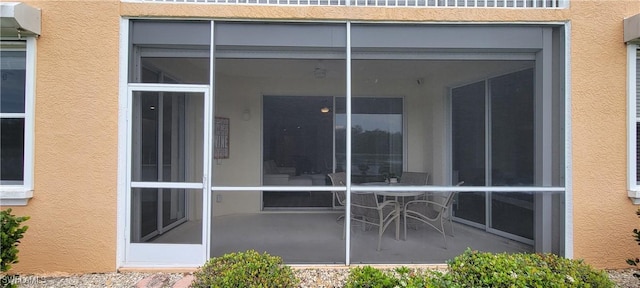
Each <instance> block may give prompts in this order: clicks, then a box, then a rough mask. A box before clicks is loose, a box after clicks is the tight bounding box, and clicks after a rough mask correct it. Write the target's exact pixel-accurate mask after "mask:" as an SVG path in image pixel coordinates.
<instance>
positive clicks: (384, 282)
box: [344, 266, 399, 288]
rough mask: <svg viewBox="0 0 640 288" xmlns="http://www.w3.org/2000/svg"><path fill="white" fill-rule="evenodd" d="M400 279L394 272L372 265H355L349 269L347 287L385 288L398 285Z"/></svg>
mask: <svg viewBox="0 0 640 288" xmlns="http://www.w3.org/2000/svg"><path fill="white" fill-rule="evenodd" d="M398 284H399V281H398V279H396V278H395V277H394V276H393V274H391V273H388V272H384V271H382V270H380V269H376V268H373V267H371V266H363V267H355V268H352V269H351V270H349V277H348V278H347V283H346V284H345V285H344V287H345V288H384V287H396V286H398Z"/></svg>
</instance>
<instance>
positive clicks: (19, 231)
mask: <svg viewBox="0 0 640 288" xmlns="http://www.w3.org/2000/svg"><path fill="white" fill-rule="evenodd" d="M27 220H29V216H21V217H18V216H15V215H13V214H11V208H9V209H7V210H2V211H0V226H1V227H0V272H2V274H0V287H16V285H14V284H12V283H11V282H12V279H13V278H14V277H13V276H9V275H6V274H5V273H6V272H7V271H9V269H11V265H12V264H16V263H18V244H20V239H22V237H24V235H23V234H24V232H26V231H27V229H29V226H22V222H24V221H27Z"/></svg>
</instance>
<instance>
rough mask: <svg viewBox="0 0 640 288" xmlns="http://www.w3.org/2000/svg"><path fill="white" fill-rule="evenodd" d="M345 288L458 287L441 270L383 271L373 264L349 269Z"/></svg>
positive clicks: (404, 268) (400, 269)
mask: <svg viewBox="0 0 640 288" xmlns="http://www.w3.org/2000/svg"><path fill="white" fill-rule="evenodd" d="M344 287H345V288H394V287H409V288H417V287H427V288H431V287H434V288H438V287H442V288H445V287H447V288H449V287H457V286H456V285H455V284H454V283H452V282H451V281H450V279H448V278H447V277H446V275H445V274H443V273H442V272H439V271H432V270H426V271H423V272H420V271H413V270H411V269H409V268H407V267H398V268H396V269H395V270H388V271H383V270H379V269H376V268H373V267H371V266H363V267H356V268H353V269H351V270H350V271H349V277H348V278H347V282H346V284H345V286H344Z"/></svg>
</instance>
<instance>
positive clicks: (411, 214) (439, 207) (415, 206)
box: [403, 181, 464, 249]
mask: <svg viewBox="0 0 640 288" xmlns="http://www.w3.org/2000/svg"><path fill="white" fill-rule="evenodd" d="M463 183H464V181H461V182H459V183H458V184H456V186H461V185H462V184H463ZM455 194H456V192H453V191H450V192H434V193H431V194H430V195H429V199H418V200H412V201H409V202H407V203H406V204H404V209H403V214H404V239H405V240H406V239H407V220H409V219H413V220H417V221H419V222H422V223H425V224H427V225H429V226H431V227H432V228H433V229H436V230H437V231H438V232H440V233H441V234H442V238H443V239H444V248H445V249H447V236H446V233H445V231H444V219H445V218H449V222H450V224H451V225H452V226H451V227H452V228H453V223H451V217H447V212H448V211H451V204H452V203H453V198H454V197H455Z"/></svg>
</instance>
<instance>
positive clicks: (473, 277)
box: [345, 249, 615, 288]
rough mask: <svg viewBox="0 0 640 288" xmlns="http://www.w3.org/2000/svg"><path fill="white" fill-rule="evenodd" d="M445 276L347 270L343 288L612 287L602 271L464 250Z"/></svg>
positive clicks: (556, 260) (539, 257) (543, 257)
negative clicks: (347, 275) (348, 271)
mask: <svg viewBox="0 0 640 288" xmlns="http://www.w3.org/2000/svg"><path fill="white" fill-rule="evenodd" d="M447 264H448V272H445V273H442V272H439V271H433V270H426V271H422V272H420V271H412V270H410V269H408V268H406V267H400V268H397V269H395V270H394V271H382V270H378V269H375V268H373V267H370V266H365V267H358V268H353V269H351V271H350V273H349V277H348V279H347V284H346V285H345V288H367V287H372V288H373V287H375V288H392V287H393V288H395V287H410V288H417V287H426V288H458V287H492V288H493V287H545V288H546V287H598V288H608V287H615V284H614V283H613V282H612V281H611V280H610V279H609V277H608V275H607V274H606V273H605V272H604V271H599V270H595V269H593V268H591V267H590V266H588V265H586V264H584V263H583V262H582V261H580V260H571V259H566V258H563V257H559V256H556V255H553V254H530V253H513V254H509V253H499V254H493V253H484V252H477V251H471V250H470V249H467V250H466V251H465V252H464V253H463V254H462V255H459V256H458V257H455V258H454V259H453V260H451V261H448V263H447Z"/></svg>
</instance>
